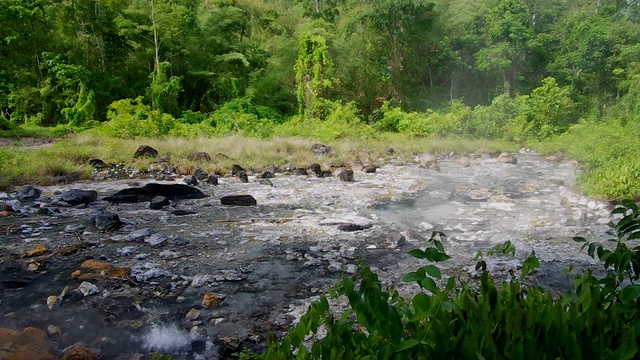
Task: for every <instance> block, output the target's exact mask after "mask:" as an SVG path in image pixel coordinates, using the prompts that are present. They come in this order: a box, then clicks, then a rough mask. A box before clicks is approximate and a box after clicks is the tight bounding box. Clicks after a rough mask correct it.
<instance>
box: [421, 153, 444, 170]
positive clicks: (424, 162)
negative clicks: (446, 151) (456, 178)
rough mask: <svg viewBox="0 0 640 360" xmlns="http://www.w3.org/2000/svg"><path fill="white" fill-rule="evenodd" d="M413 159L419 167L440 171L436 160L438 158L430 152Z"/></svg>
mask: <svg viewBox="0 0 640 360" xmlns="http://www.w3.org/2000/svg"><path fill="white" fill-rule="evenodd" d="M415 160H416V162H417V163H418V166H420V167H423V168H427V169H431V170H435V171H440V163H439V162H438V158H437V157H436V156H435V155H433V154H430V153H427V154H423V155H421V156H418V157H416V159H415Z"/></svg>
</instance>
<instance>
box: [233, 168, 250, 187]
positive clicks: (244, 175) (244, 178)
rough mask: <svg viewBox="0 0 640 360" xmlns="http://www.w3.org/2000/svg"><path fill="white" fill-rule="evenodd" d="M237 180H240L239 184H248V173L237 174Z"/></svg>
mask: <svg viewBox="0 0 640 360" xmlns="http://www.w3.org/2000/svg"><path fill="white" fill-rule="evenodd" d="M236 178H237V179H238V182H241V183H245V184H246V183H248V182H249V177H248V176H247V173H246V172H244V171H240V172H238V173H237V174H236Z"/></svg>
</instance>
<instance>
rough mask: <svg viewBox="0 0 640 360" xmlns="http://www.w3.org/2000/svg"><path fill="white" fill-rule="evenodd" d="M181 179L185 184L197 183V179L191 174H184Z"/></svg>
mask: <svg viewBox="0 0 640 360" xmlns="http://www.w3.org/2000/svg"><path fill="white" fill-rule="evenodd" d="M183 181H184V183H185V184H187V185H198V179H196V177H195V176H193V175H189V176H186V177H185V178H184V180H183Z"/></svg>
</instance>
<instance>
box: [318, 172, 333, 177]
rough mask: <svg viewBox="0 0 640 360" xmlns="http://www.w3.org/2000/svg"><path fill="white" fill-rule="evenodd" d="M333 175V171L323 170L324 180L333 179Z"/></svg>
mask: <svg viewBox="0 0 640 360" xmlns="http://www.w3.org/2000/svg"><path fill="white" fill-rule="evenodd" d="M332 176H333V174H332V173H331V170H323V171H322V176H321V177H323V178H328V177H332Z"/></svg>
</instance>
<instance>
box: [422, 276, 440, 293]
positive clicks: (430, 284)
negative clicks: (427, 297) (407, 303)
mask: <svg viewBox="0 0 640 360" xmlns="http://www.w3.org/2000/svg"><path fill="white" fill-rule="evenodd" d="M420 286H422V287H423V288H425V289H427V290H429V291H431V292H432V293H434V294H436V293H438V292H439V291H440V290H439V289H438V285H436V282H435V281H433V279H432V278H424V279H422V281H420Z"/></svg>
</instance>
